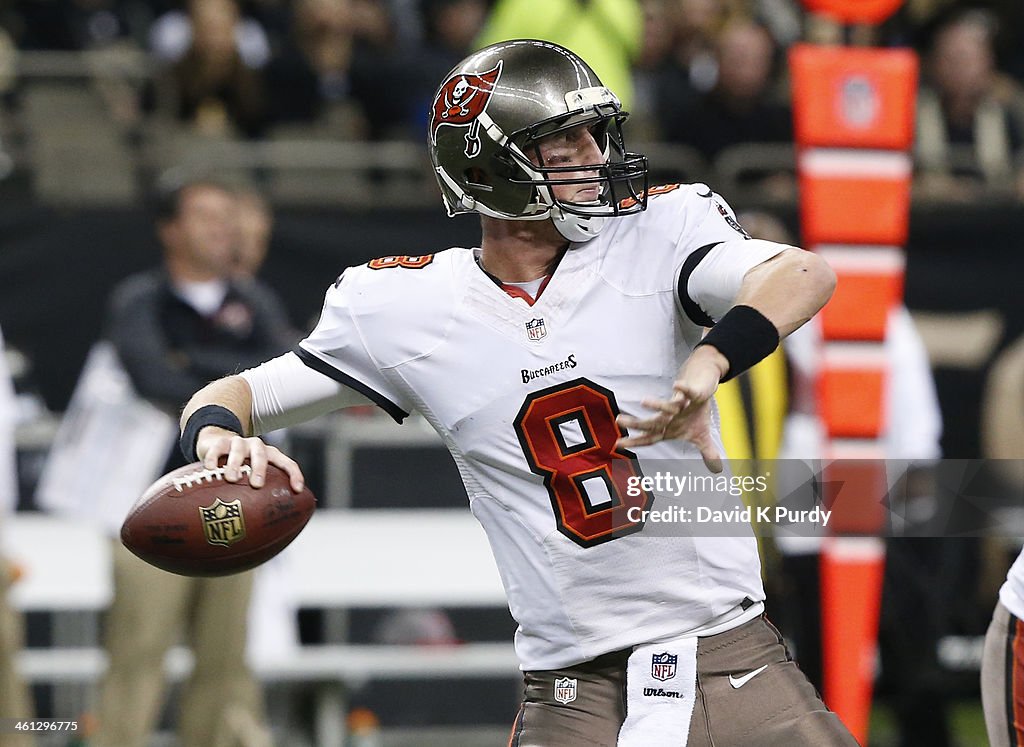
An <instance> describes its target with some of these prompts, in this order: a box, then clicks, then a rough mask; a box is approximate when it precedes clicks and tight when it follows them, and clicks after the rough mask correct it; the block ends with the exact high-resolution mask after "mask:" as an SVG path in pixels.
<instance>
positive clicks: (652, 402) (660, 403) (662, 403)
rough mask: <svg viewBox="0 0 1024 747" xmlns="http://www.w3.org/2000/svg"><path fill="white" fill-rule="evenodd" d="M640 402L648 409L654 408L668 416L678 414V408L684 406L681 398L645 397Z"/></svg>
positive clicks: (680, 408)
mask: <svg viewBox="0 0 1024 747" xmlns="http://www.w3.org/2000/svg"><path fill="white" fill-rule="evenodd" d="M640 404H642V405H643V406H644V407H646V408H647V409H648V410H656V411H658V412H661V413H664V414H665V415H668V416H669V417H672V416H674V415H678V414H679V412H680V410H682V409H683V407H684V405H683V400H682V399H670V400H665V399H645V400H643V401H642V402H641V403H640Z"/></svg>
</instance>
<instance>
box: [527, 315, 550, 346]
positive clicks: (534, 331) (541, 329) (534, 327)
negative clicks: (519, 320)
mask: <svg viewBox="0 0 1024 747" xmlns="http://www.w3.org/2000/svg"><path fill="white" fill-rule="evenodd" d="M547 334H548V328H547V327H545V326H544V320H543V319H531V320H530V321H528V322H527V323H526V336H527V337H529V338H530V339H531V340H533V341H534V342H536V341H537V340H543V339H544V338H545V337H547Z"/></svg>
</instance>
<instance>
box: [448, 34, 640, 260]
mask: <svg viewBox="0 0 1024 747" xmlns="http://www.w3.org/2000/svg"><path fill="white" fill-rule="evenodd" d="M627 116H628V113H627V112H624V111H622V107H621V105H620V103H619V100H618V98H617V97H616V96H615V94H614V93H612V92H611V91H610V90H609V89H608V88H606V87H605V86H603V85H602V84H601V81H600V80H599V79H598V77H597V75H595V74H594V71H593V70H591V69H590V66H589V65H587V63H585V62H584V61H583V60H582V59H580V58H579V57H578V56H577V55H576V54H574V53H573V52H570V51H569V50H568V49H566V48H564V47H560V46H558V45H557V44H552V43H550V42H543V41H535V40H529V39H519V40H513V41H505V42H499V43H497V44H492V45H491V46H489V47H485V48H484V49H482V50H480V51H479V52H476V53H475V54H473V55H471V56H469V57H467V58H466V59H465V60H463V61H462V62H461V63H460V64H459V65H458V66H456V67H455V69H454V70H452V72H451V73H449V74H448V76H447V77H446V78H445V80H444V82H443V83H442V84H441V87H440V88H439V89H438V90H437V93H436V94H435V95H434V101H433V106H432V108H431V115H430V125H429V145H430V158H431V161H432V163H433V166H434V172H435V175H436V176H437V181H438V184H439V185H440V187H441V194H442V197H443V199H444V204H445V207H446V208H447V210H448V214H449V215H456V214H458V213H468V212H477V213H482V214H483V215H487V216H491V217H493V218H504V219H515V220H543V219H547V218H551V220H552V221H553V222H554V224H555V227H556V228H557V229H558V231H559V232H560V233H561V234H562V235H563V236H564V237H566V238H567V239H569V240H570V241H586V240H588V239H591V238H593V237H594V236H596V235H597V233H598V232H599V231H600V229H601V227H602V225H603V223H604V221H605V220H606V219H607V218H609V217H613V216H619V215H625V214H628V213H635V212H639V211H641V210H643V209H644V208H646V206H647V202H646V193H647V158H646V157H645V156H642V155H640V154H637V153H630V152H628V151H627V150H626V146H625V143H624V142H623V138H622V129H621V124H622V122H623V121H624V120H625V119H626V117H627ZM577 125H587V126H589V127H590V131H591V133H592V134H593V135H594V138H595V139H596V140H597V143H598V145H599V146H600V147H601V148H602V150H603V153H604V159H603V160H602V161H601V162H600V163H594V164H588V165H584V166H578V165H573V166H544V165H543V163H542V161H541V159H540V153H539V149H538V148H537V141H538V140H539V139H541V138H543V137H544V136H546V135H551V134H554V133H557V132H561V131H563V130H566V129H569V128H571V127H576V126H577ZM531 153H532V154H533V155H534V159H535V161H536V163H540V164H541V165H535V162H534V161H531V159H530V154H531ZM569 172H572V173H573V174H575V176H573V178H572V179H571V180H566V179H560V178H559V176H560V175H562V174H565V173H569ZM553 184H597V185H600V188H601V191H600V195H599V197H598V199H596V200H592V201H588V202H585V203H584V202H565V201H561V200H558V199H556V198H555V196H554V194H553V192H552V190H551V185H553Z"/></svg>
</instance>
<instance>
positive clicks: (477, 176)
mask: <svg viewBox="0 0 1024 747" xmlns="http://www.w3.org/2000/svg"><path fill="white" fill-rule="evenodd" d="M462 177H463V178H464V179H465V180H466V183H467V184H468V185H469V186H470V187H476V188H477V189H488V190H490V189H494V185H493V184H491V178H490V176H489V175H488V174H487V172H486V171H484V170H483V169H482V168H480V167H479V166H471V167H470V168H468V169H466V170H465V171H463V172H462Z"/></svg>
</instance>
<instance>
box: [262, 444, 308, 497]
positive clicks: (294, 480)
mask: <svg viewBox="0 0 1024 747" xmlns="http://www.w3.org/2000/svg"><path fill="white" fill-rule="evenodd" d="M267 461H268V462H270V464H273V465H274V466H275V467H280V468H281V469H283V470H284V471H285V473H286V474H287V475H288V483H289V484H290V485H291V487H292V491H294V492H296V493H301V492H302V487H303V486H304V485H305V484H306V478H305V477H303V475H302V468H301V467H299V464H298V462H296V461H295V460H294V459H292V458H291V457H289V456H288V455H287V454H285V453H284V452H283V451H281V450H280V449H278V448H276V447H274V446H268V447H267Z"/></svg>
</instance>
